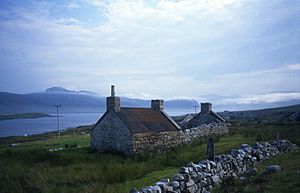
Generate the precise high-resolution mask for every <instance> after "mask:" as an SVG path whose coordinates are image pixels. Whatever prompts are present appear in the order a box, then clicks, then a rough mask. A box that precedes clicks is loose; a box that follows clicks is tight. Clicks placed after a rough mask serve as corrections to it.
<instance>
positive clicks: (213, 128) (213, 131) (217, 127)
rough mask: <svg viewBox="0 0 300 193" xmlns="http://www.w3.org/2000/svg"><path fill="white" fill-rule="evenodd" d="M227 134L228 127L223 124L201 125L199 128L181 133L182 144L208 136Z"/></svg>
mask: <svg viewBox="0 0 300 193" xmlns="http://www.w3.org/2000/svg"><path fill="white" fill-rule="evenodd" d="M227 133H228V127H227V125H226V124H225V123H212V124H202V125H201V126H199V127H192V128H190V129H185V130H184V131H183V135H184V136H183V138H182V142H183V143H189V142H192V141H193V140H195V139H198V138H202V137H206V136H210V135H224V134H227Z"/></svg>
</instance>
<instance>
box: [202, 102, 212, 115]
mask: <svg viewBox="0 0 300 193" xmlns="http://www.w3.org/2000/svg"><path fill="white" fill-rule="evenodd" d="M211 111H212V104H211V103H208V102H207V103H201V113H208V112H211Z"/></svg>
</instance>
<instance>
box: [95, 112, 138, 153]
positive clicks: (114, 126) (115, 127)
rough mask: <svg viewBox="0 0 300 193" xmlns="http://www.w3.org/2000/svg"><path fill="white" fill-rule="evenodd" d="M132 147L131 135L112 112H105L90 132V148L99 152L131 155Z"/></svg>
mask: <svg viewBox="0 0 300 193" xmlns="http://www.w3.org/2000/svg"><path fill="white" fill-rule="evenodd" d="M132 147H133V142H132V133H131V132H130V131H129V129H128V128H127V126H126V125H125V124H124V123H123V122H122V121H121V120H120V119H119V118H118V116H117V115H116V114H115V113H114V112H113V111H107V112H106V115H105V116H103V117H102V120H101V121H100V122H99V124H97V125H96V126H95V127H94V128H93V129H92V131H91V148H92V149H96V150H97V151H99V152H121V153H124V154H125V155H131V154H133V153H134V152H133V151H132V149H133V148H132Z"/></svg>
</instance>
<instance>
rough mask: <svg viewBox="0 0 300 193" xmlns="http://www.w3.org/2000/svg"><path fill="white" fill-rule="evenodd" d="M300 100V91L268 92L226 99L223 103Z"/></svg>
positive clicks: (243, 103) (245, 103)
mask: <svg viewBox="0 0 300 193" xmlns="http://www.w3.org/2000/svg"><path fill="white" fill-rule="evenodd" d="M290 100H300V92H291V93H268V94H261V95H251V96H244V97H240V98H231V99H224V100H222V103H225V104H240V105H247V104H264V103H276V102H282V101H290Z"/></svg>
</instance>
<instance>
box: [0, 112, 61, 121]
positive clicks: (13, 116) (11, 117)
mask: <svg viewBox="0 0 300 193" xmlns="http://www.w3.org/2000/svg"><path fill="white" fill-rule="evenodd" d="M42 117H56V116H53V115H49V114H47V113H20V114H8V115H7V114H0V121H6V120H16V119H36V118H42Z"/></svg>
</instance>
